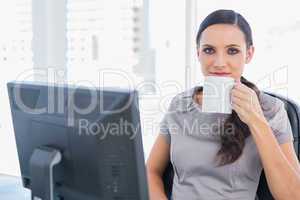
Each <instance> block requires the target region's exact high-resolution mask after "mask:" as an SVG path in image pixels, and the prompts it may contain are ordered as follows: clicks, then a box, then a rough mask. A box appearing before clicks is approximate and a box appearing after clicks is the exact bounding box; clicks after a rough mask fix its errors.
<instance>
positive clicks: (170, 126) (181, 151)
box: [160, 87, 293, 200]
mask: <svg viewBox="0 0 300 200" xmlns="http://www.w3.org/2000/svg"><path fill="white" fill-rule="evenodd" d="M195 89H196V87H195V88H192V89H190V90H187V91H184V92H182V93H180V94H177V95H176V96H175V97H174V98H173V99H172V101H171V103H170V106H169V109H168V112H167V113H165V115H164V117H163V119H162V121H161V122H160V134H162V135H163V136H164V138H165V139H166V141H167V142H168V143H169V144H170V160H171V162H172V164H173V168H174V173H175V175H174V181H173V192H172V198H173V200H182V199H189V200H207V199H209V200H223V199H224V200H225V199H226V200H228V199H238V200H241V199H243V200H254V199H255V195H256V190H257V186H258V182H259V177H260V174H261V171H262V164H261V161H260V157H259V154H258V150H257V148H256V144H255V143H254V141H253V138H252V136H251V135H250V136H249V137H247V138H246V141H245V147H244V149H243V153H242V155H241V156H240V157H239V159H238V160H237V161H235V162H234V163H232V164H227V165H225V166H221V167H218V166H217V163H216V162H215V161H214V158H215V156H216V154H217V152H218V150H219V148H220V139H219V138H220V137H219V134H220V133H221V128H222V123H224V121H225V120H226V118H227V117H229V116H230V115H229V114H220V113H204V112H201V105H199V104H197V103H196V102H194V100H193V98H192V97H193V94H194V91H195ZM259 101H260V103H261V107H262V110H263V112H264V115H265V117H266V119H267V120H268V122H269V125H270V127H271V128H272V130H273V133H274V135H275V137H276V139H277V141H278V143H279V144H282V143H285V142H291V141H293V135H292V130H291V126H290V123H289V120H288V116H287V113H286V110H285V108H284V104H283V102H282V101H281V100H279V99H277V98H274V97H272V96H270V95H267V94H265V93H261V95H260V98H259ZM230 133H231V132H230V131H227V132H226V134H230Z"/></svg>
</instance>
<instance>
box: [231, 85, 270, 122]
mask: <svg viewBox="0 0 300 200" xmlns="http://www.w3.org/2000/svg"><path fill="white" fill-rule="evenodd" d="M231 102H232V108H233V109H234V110H235V111H236V113H237V114H238V116H239V118H240V119H241V120H242V121H243V122H244V123H246V124H247V125H248V126H249V127H250V125H253V123H255V122H257V121H258V120H264V121H266V119H265V117H264V114H263V111H262V109H261V106H260V103H259V100H258V97H257V95H256V93H255V91H254V90H252V89H251V88H249V87H247V86H246V85H244V84H243V83H241V82H236V84H235V85H234V87H233V89H232V90H231Z"/></svg>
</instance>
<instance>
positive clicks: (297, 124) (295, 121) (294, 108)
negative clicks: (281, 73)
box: [163, 91, 300, 200]
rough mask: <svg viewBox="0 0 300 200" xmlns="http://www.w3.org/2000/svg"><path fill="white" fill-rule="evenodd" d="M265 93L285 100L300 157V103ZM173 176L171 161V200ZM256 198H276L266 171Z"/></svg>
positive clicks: (167, 179)
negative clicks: (269, 185)
mask: <svg viewBox="0 0 300 200" xmlns="http://www.w3.org/2000/svg"><path fill="white" fill-rule="evenodd" d="M263 92H264V91H263ZM264 93H266V94H268V95H271V96H273V97H276V98H278V99H280V100H282V101H283V103H284V105H285V109H286V111H287V114H288V118H289V121H290V124H291V128H292V131H293V136H294V148H295V151H296V155H297V157H298V159H299V158H300V155H299V148H300V147H299V142H298V138H299V135H300V107H299V105H298V104H297V103H296V102H294V101H293V100H291V99H288V98H286V97H284V96H281V95H278V94H274V93H271V92H264ZM173 177H174V172H173V166H172V164H171V162H169V164H168V166H167V167H166V169H165V171H164V174H163V183H164V188H165V192H166V195H167V197H168V199H169V200H170V199H171V194H172V186H173ZM256 199H258V200H274V198H273V196H272V194H271V192H270V190H269V187H268V184H267V180H266V177H265V173H264V171H262V173H261V176H260V180H259V184H258V187H257V192H256Z"/></svg>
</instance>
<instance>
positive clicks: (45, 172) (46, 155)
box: [29, 146, 62, 200]
mask: <svg viewBox="0 0 300 200" xmlns="http://www.w3.org/2000/svg"><path fill="white" fill-rule="evenodd" d="M61 159H62V155H61V153H60V152H59V151H58V150H57V149H54V148H50V147H46V146H45V147H44V146H43V147H39V148H37V149H35V150H34V152H33V154H32V156H31V158H30V169H29V170H30V176H31V181H30V182H31V184H30V188H31V199H32V200H54V183H53V167H54V166H55V165H57V164H59V163H60V161H61Z"/></svg>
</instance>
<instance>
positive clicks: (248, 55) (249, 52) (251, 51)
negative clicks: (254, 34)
mask: <svg viewBox="0 0 300 200" xmlns="http://www.w3.org/2000/svg"><path fill="white" fill-rule="evenodd" d="M254 50H255V49H254V46H253V45H251V46H250V47H249V48H248V49H247V53H246V62H245V63H246V64H248V63H250V61H251V60H252V58H253V55H254Z"/></svg>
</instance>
